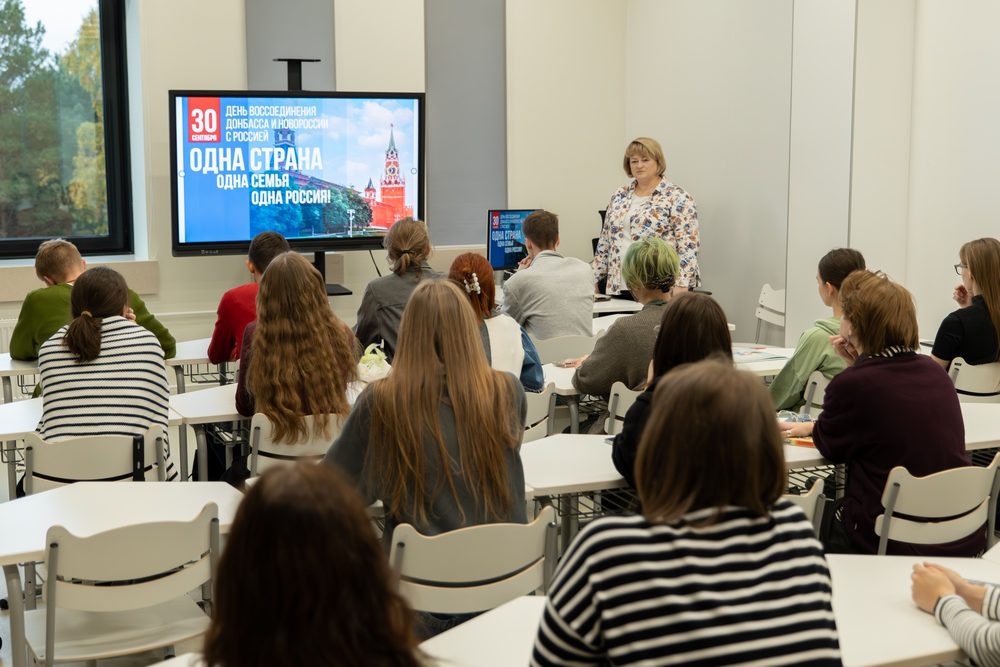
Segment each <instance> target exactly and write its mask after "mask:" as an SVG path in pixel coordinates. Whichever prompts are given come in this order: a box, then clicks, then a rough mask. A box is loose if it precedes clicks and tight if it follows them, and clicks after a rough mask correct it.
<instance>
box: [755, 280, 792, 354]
mask: <svg viewBox="0 0 1000 667" xmlns="http://www.w3.org/2000/svg"><path fill="white" fill-rule="evenodd" d="M754 316H755V317H756V318H757V336H756V337H755V338H754V340H756V341H757V342H760V325H761V322H768V323H770V324H773V325H775V326H779V327H783V326H785V290H783V289H774V288H773V287H771V285H770V284H768V283H764V286H763V287H761V288H760V297H758V299H757V308H756V309H754Z"/></svg>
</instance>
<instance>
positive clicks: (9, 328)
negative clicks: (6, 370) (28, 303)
mask: <svg viewBox="0 0 1000 667" xmlns="http://www.w3.org/2000/svg"><path fill="white" fill-rule="evenodd" d="M15 324H17V320H0V353H3V352H9V351H10V335H11V334H12V333H14V325H15Z"/></svg>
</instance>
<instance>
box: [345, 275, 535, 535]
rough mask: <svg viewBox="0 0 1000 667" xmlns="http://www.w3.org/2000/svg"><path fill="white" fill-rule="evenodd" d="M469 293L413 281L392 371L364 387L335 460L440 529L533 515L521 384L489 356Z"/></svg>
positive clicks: (410, 517)
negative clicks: (527, 496)
mask: <svg viewBox="0 0 1000 667" xmlns="http://www.w3.org/2000/svg"><path fill="white" fill-rule="evenodd" d="M477 329H478V323H477V322H476V316H475V314H474V313H473V312H472V307H471V306H470V305H469V300H468V299H467V298H466V296H465V294H464V292H462V291H460V290H459V288H458V287H456V286H455V284H454V283H452V282H451V281H450V280H440V279H435V280H427V281H424V282H422V283H421V284H420V285H418V286H417V288H416V289H415V290H414V291H413V295H412V296H411V297H410V302H409V303H408V304H407V306H406V311H405V312H404V313H403V319H402V322H401V323H400V328H399V347H398V348H397V352H396V357H395V359H394V362H393V365H392V372H391V373H390V374H389V375H388V376H387V377H386V378H384V379H382V380H376V381H375V382H372V383H371V384H369V385H368V387H366V388H365V390H364V391H363V392H362V393H361V396H359V397H358V400H357V402H356V403H355V405H354V409H353V410H352V411H351V414H350V415H349V416H348V418H347V422H346V423H345V424H344V428H343V430H342V431H341V433H340V436H339V437H338V438H337V439H336V440H335V441H334V443H333V445H332V446H331V447H330V450H329V451H328V452H327V454H326V462H327V463H328V464H331V465H336V466H339V467H340V468H342V469H343V470H344V471H345V472H347V474H348V476H349V477H350V478H351V479H352V480H354V482H355V483H356V484H357V485H358V487H359V488H360V489H361V490H362V493H363V494H365V495H366V500H368V501H374V500H381V501H382V503H383V505H384V506H385V514H386V531H385V537H386V540H387V541H388V540H389V539H390V538H391V535H392V531H393V529H394V528H395V526H396V525H397V524H400V523H410V524H413V525H414V526H415V527H416V528H417V530H419V531H420V532H421V533H423V534H425V535H437V534H439V533H444V532H447V531H449V530H455V529H456V528H463V527H465V526H472V525H476V524H481V523H493V522H510V521H514V522H519V523H523V522H525V520H526V517H525V507H524V470H523V469H522V467H521V457H520V454H519V452H520V446H521V438H522V436H523V433H524V420H525V410H526V407H525V400H524V390H523V389H522V388H521V384H520V383H519V382H518V381H517V380H516V379H515V378H513V377H511V375H510V374H509V373H503V372H501V371H496V370H492V369H491V368H490V367H489V365H488V364H487V363H486V357H485V356H484V355H483V347H482V343H481V342H480V339H479V335H478V333H477Z"/></svg>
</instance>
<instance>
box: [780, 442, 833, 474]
mask: <svg viewBox="0 0 1000 667" xmlns="http://www.w3.org/2000/svg"><path fill="white" fill-rule="evenodd" d="M828 465H833V464H832V463H830V462H829V461H827V460H826V459H824V458H823V455H822V454H820V453H819V451H818V450H817V449H816V448H815V447H800V446H798V445H785V466H786V467H787V468H788V469H789V470H801V469H802V468H815V467H816V466H828Z"/></svg>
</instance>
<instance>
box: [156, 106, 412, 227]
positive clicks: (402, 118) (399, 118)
mask: <svg viewBox="0 0 1000 667" xmlns="http://www.w3.org/2000/svg"><path fill="white" fill-rule="evenodd" d="M291 95H294V93H290V94H289V97H249V96H247V97H195V96H183V95H178V96H177V97H176V98H175V104H176V108H175V109H174V119H175V123H176V126H175V128H174V130H175V140H176V145H175V151H176V153H175V155H176V159H175V164H176V174H174V176H175V178H176V197H177V200H176V202H175V206H176V211H177V241H178V242H179V243H180V244H185V243H211V242H239V241H248V240H250V239H252V238H253V237H254V236H255V235H256V234H258V233H259V232H261V231H265V230H274V231H277V232H280V233H281V234H284V235H285V236H286V237H287V238H289V239H312V238H331V239H338V238H343V239H348V238H365V237H380V236H382V235H384V234H385V232H386V231H387V230H388V229H389V227H391V226H392V224H393V223H394V222H395V221H397V220H399V219H401V218H406V217H411V216H414V212H415V211H417V210H419V206H418V197H419V196H420V188H419V184H420V178H419V176H420V175H419V174H418V171H417V170H418V168H419V165H420V164H421V161H420V156H419V154H418V150H419V148H418V146H419V136H418V134H419V130H418V128H419V127H420V125H419V118H418V114H419V112H420V108H419V100H417V99H406V98H404V99H390V98H371V99H364V98H357V97H355V98H343V97H335V98H330V97H307V96H302V97H292V96H291Z"/></svg>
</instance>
